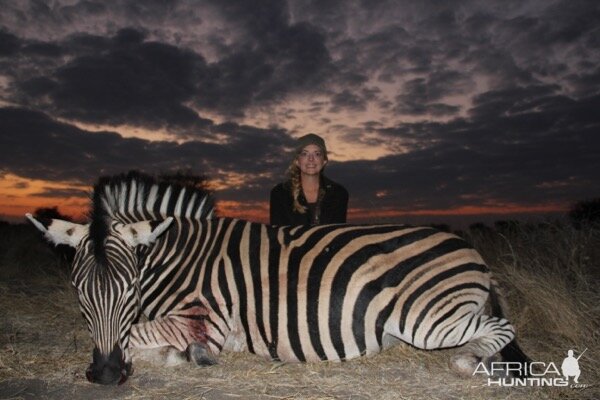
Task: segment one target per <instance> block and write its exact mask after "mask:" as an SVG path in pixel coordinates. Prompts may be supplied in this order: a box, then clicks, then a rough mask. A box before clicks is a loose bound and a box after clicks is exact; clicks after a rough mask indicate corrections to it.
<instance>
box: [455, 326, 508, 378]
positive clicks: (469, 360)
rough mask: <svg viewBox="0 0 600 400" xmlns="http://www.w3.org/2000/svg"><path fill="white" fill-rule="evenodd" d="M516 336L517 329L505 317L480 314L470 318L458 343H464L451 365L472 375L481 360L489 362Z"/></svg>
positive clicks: (456, 369)
mask: <svg viewBox="0 0 600 400" xmlns="http://www.w3.org/2000/svg"><path fill="white" fill-rule="evenodd" d="M514 337H515V330H514V328H513V327H512V325H511V324H510V323H509V322H508V321H507V320H505V319H504V318H498V317H490V316H487V315H478V316H473V317H472V318H470V320H469V322H468V325H467V326H466V329H465V330H464V331H463V333H462V335H461V337H460V339H459V342H458V343H457V345H461V344H463V343H465V342H466V344H464V346H462V347H461V348H459V350H458V351H457V352H456V354H454V355H453V356H452V358H451V359H450V367H451V368H452V369H453V370H454V371H456V372H457V373H459V374H460V375H464V376H472V375H473V372H474V371H475V369H476V368H477V365H478V364H479V363H480V362H482V361H483V362H487V361H488V359H490V358H491V357H492V356H493V355H494V354H496V353H498V352H499V351H500V350H502V348H504V347H505V346H506V345H507V344H508V343H510V342H511V341H512V340H513V339H514Z"/></svg>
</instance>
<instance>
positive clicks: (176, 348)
mask: <svg viewBox="0 0 600 400" xmlns="http://www.w3.org/2000/svg"><path fill="white" fill-rule="evenodd" d="M205 310H206V309H204V308H203V307H200V306H198V307H187V308H185V309H183V310H178V311H176V312H174V313H173V314H169V315H167V316H165V317H163V318H157V319H155V320H152V321H147V322H143V323H140V324H136V325H134V326H133V327H132V329H131V336H130V346H131V347H132V348H135V349H153V348H167V350H165V349H163V350H162V351H163V352H164V354H165V363H166V364H172V363H173V362H172V361H173V360H175V359H181V358H185V359H186V360H188V361H193V362H194V363H195V364H196V365H199V366H208V365H214V364H216V363H217V355H218V354H219V353H220V351H221V349H222V347H223V345H222V343H224V339H225V338H224V337H223V338H219V335H213V331H218V330H214V329H210V327H209V324H208V323H207V313H206V311H205ZM175 352H178V353H179V354H175ZM169 357H170V358H171V360H169Z"/></svg>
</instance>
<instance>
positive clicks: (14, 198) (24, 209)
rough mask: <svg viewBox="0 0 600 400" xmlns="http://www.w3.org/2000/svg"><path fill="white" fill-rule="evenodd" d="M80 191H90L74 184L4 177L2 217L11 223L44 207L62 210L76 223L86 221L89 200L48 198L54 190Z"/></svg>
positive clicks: (1, 179)
mask: <svg viewBox="0 0 600 400" xmlns="http://www.w3.org/2000/svg"><path fill="white" fill-rule="evenodd" d="M73 189H79V190H82V191H89V189H90V188H89V187H88V186H83V185H76V184H74V183H71V182H54V181H44V180H37V179H25V178H21V177H19V176H17V175H13V174H5V175H1V176H0V215H3V216H7V217H10V218H11V219H15V220H18V219H21V218H25V214H26V213H33V212H34V211H35V210H36V209H38V208H41V207H58V211H59V212H60V213H61V214H63V215H66V216H69V217H72V218H74V219H76V220H80V219H82V218H84V215H85V213H86V211H87V209H88V205H89V199H88V198H87V197H86V196H75V195H74V196H69V197H59V196H53V195H47V194H44V193H45V192H49V193H51V191H54V190H73Z"/></svg>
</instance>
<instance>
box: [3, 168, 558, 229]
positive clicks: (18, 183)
mask: <svg viewBox="0 0 600 400" xmlns="http://www.w3.org/2000/svg"><path fill="white" fill-rule="evenodd" d="M73 189H79V190H81V191H86V192H87V191H88V190H90V187H87V186H83V185H77V184H74V183H71V182H58V183H57V182H52V181H44V180H32V179H25V178H21V177H19V176H16V175H13V174H4V175H0V218H8V219H11V220H14V221H18V220H22V219H23V218H24V215H25V213H28V212H31V213H33V212H34V211H35V210H36V209H37V208H41V207H58V211H59V212H60V213H61V214H64V215H67V216H69V217H72V218H74V219H75V220H83V219H85V215H86V213H87V211H88V207H89V198H88V197H87V196H83V195H82V196H77V195H73V196H68V197H61V196H56V195H52V191H54V190H73ZM46 192H47V193H49V194H45V193H46ZM216 208H217V215H218V216H222V217H230V218H238V219H243V220H248V221H254V222H261V223H268V222H269V203H268V202H266V201H263V202H251V203H244V202H239V201H231V200H220V201H217V206H216ZM567 210H568V205H566V204H558V203H551V204H540V205H532V206H523V205H519V204H514V203H509V204H497V205H483V206H478V205H466V206H459V207H454V208H447V209H427V210H393V209H372V208H369V209H367V208H351V209H349V210H348V221H349V222H351V223H352V222H353V223H369V222H374V221H377V222H378V223H380V222H382V221H383V220H385V219H398V218H403V217H415V216H420V217H428V216H431V217H446V216H478V215H497V216H502V215H515V214H521V215H526V214H546V213H564V212H566V211H567Z"/></svg>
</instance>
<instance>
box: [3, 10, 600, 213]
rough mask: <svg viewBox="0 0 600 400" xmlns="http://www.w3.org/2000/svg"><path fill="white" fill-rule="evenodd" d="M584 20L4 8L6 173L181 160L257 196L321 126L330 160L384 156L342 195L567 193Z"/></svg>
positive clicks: (89, 170)
mask: <svg viewBox="0 0 600 400" xmlns="http://www.w3.org/2000/svg"><path fill="white" fill-rule="evenodd" d="M598 21H600V3H598V4H596V3H595V2H589V1H578V0H577V1H572V0H548V1H538V0H528V1H525V2H524V1H520V0H507V1H503V2H501V3H498V2H493V1H472V0H452V1H446V2H440V1H436V0H426V1H420V2H414V1H409V0H378V1H362V0H361V1H350V2H348V1H340V0H327V1H315V0H294V1H278V0H269V1H261V2H249V1H246V0H226V1H208V2H193V1H192V2H189V1H184V0H181V1H168V2H165V1H162V0H153V1H144V2H139V1H134V0H117V1H114V2H111V3H110V5H107V4H106V3H105V2H102V1H94V0H87V1H77V2H72V1H61V0H57V1H54V2H52V3H49V2H44V1H33V0H32V1H22V2H8V3H7V4H6V5H4V4H3V8H2V10H0V70H1V71H2V74H1V76H0V88H1V89H0V90H1V92H0V93H1V94H0V101H2V103H1V104H2V105H14V106H15V107H5V108H4V109H2V110H1V111H0V129H1V130H0V135H1V141H2V143H0V145H1V147H0V172H2V173H8V172H11V173H15V174H17V175H19V176H23V177H30V178H40V179H47V180H66V181H73V182H85V183H90V182H92V181H94V180H95V179H96V177H97V176H98V175H101V174H106V173H113V172H122V171H124V170H128V169H131V168H135V169H146V170H149V171H158V172H162V171H173V170H181V169H190V170H192V171H194V172H195V173H198V174H208V175H209V176H211V177H212V178H213V179H216V180H221V181H225V180H227V179H229V182H235V183H234V184H231V187H230V188H229V189H227V190H226V191H224V192H223V193H222V196H224V198H228V199H244V200H259V199H260V200H265V199H266V196H267V194H268V190H269V189H270V186H271V185H272V184H274V181H276V180H278V179H280V178H282V174H283V171H285V168H286V166H287V163H288V161H289V158H288V157H289V154H288V152H287V151H288V150H289V149H290V148H291V147H292V146H293V140H292V139H291V138H290V133H294V134H298V133H300V132H302V131H303V130H305V129H309V128H310V129H311V130H314V129H315V128H318V129H319V132H322V133H323V134H324V135H329V136H328V138H331V139H333V140H332V144H333V143H336V142H337V143H340V142H341V143H343V144H344V145H347V146H348V148H351V149H353V150H351V151H354V150H356V154H344V155H343V156H344V157H343V158H344V159H353V158H360V157H361V155H362V154H363V152H362V150H361V149H362V148H363V147H368V148H369V150H371V154H373V149H374V148H377V149H380V150H381V151H382V153H383V152H385V154H387V156H385V157H381V158H380V159H378V160H354V161H346V162H337V163H336V162H332V163H331V164H330V165H329V166H328V170H327V171H328V173H329V174H331V175H332V177H333V178H334V179H338V180H339V181H341V182H342V183H345V184H347V186H349V188H350V189H351V193H352V197H351V199H352V200H351V201H352V205H353V206H357V207H369V208H374V207H375V206H374V205H377V206H381V207H396V208H410V209H419V208H420V209H427V208H438V207H453V206H458V205H466V204H471V205H472V204H480V205H481V204H492V203H494V202H505V203H516V202H520V203H522V204H535V203H543V202H556V203H561V202H565V201H572V200H578V199H579V198H583V197H589V195H588V194H590V193H591V194H592V196H593V195H596V194H597V192H598V191H599V180H598V178H597V177H596V175H597V173H596V171H597V170H599V167H600V165H598V164H599V161H598V159H599V157H598V154H600V149H599V148H598V146H599V145H598V139H596V135H595V133H594V132H598V131H599V128H600V127H599V126H598V125H599V119H598V116H597V110H598V109H600V108H599V107H598V106H599V104H598V96H599V94H600V78H599V77H600V69H599V67H598V65H600V59H599V57H600V52H599V51H598V50H599V49H600V39H598V38H599V37H600V35H598V28H597V26H598ZM86 124H89V125H100V126H105V127H106V126H108V127H111V128H110V129H109V130H110V131H104V132H90V131H88V130H85V129H84V128H82V126H88V125H86ZM267 126H268V128H266V127H267ZM95 129H98V128H95ZM126 129H133V130H139V131H144V132H145V134H146V135H150V134H152V132H154V131H160V132H161V133H163V132H166V133H167V134H170V135H172V137H173V139H177V140H178V142H168V141H151V140H149V139H140V138H124V137H123V136H121V135H120V134H119V132H124V131H125V130H126ZM31 143H36V144H37V146H32V145H31ZM334 147H335V146H332V150H333V151H334V155H336V156H338V155H340V154H338V153H335V151H336V149H335V148H334ZM344 151H345V150H344ZM340 156H341V155H340ZM340 158H341V157H340ZM73 166H77V168H74V167H73ZM242 177H243V178H242ZM234 178H235V179H234Z"/></svg>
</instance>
